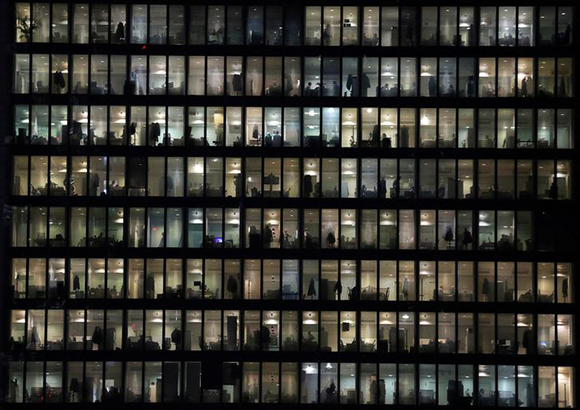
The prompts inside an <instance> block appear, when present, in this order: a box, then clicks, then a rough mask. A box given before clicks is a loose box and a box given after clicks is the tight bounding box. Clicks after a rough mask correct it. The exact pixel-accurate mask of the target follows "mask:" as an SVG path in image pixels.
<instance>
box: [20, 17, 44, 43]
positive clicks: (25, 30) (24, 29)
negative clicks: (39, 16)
mask: <svg viewBox="0 0 580 410" xmlns="http://www.w3.org/2000/svg"><path fill="white" fill-rule="evenodd" d="M16 28H17V29H18V30H19V31H20V36H19V37H18V38H21V39H24V42H26V43H29V42H30V41H31V40H32V33H33V32H34V30H37V29H38V28H40V23H38V22H37V21H35V20H32V19H31V18H30V17H29V16H18V17H16Z"/></svg>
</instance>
